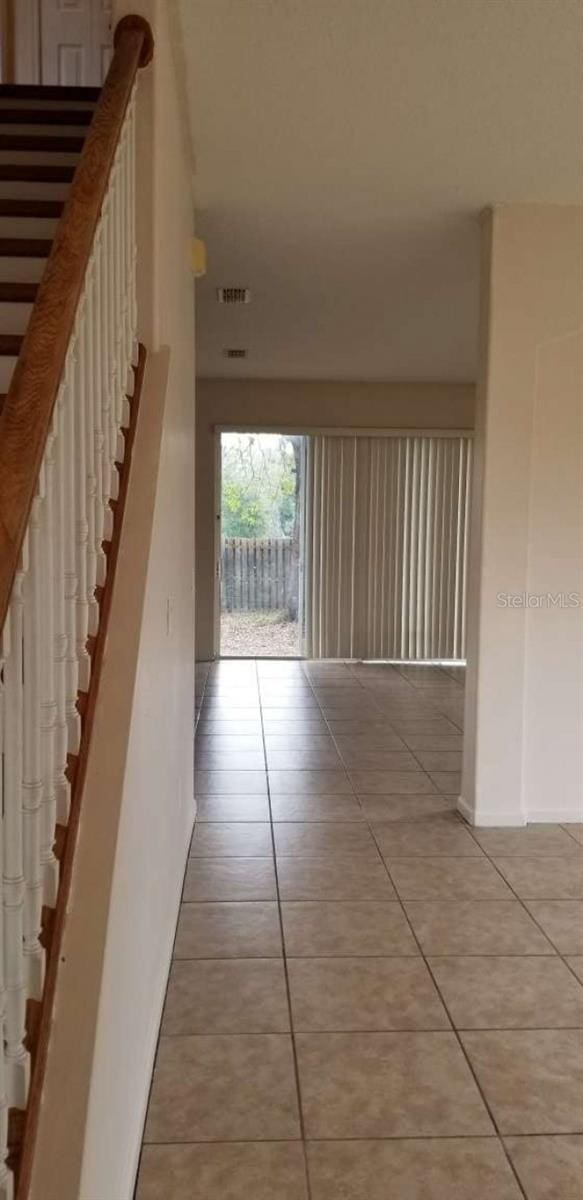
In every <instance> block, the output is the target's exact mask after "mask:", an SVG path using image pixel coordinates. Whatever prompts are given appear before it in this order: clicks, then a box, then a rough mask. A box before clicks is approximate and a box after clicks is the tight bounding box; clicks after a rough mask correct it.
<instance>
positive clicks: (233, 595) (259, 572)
mask: <svg viewBox="0 0 583 1200" xmlns="http://www.w3.org/2000/svg"><path fill="white" fill-rule="evenodd" d="M297 579H298V568H297V554H294V548H293V543H292V539H291V538H223V547H222V555H221V608H222V609H223V611H226V612H241V611H245V612H261V611H264V612H265V611H272V612H273V611H275V610H276V609H279V610H281V609H289V610H290V613H291V610H292V609H293V608H294V607H295V606H297ZM291 615H293V614H291Z"/></svg>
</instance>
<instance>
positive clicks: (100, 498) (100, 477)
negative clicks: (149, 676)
mask: <svg viewBox="0 0 583 1200" xmlns="http://www.w3.org/2000/svg"><path fill="white" fill-rule="evenodd" d="M93 321H94V333H93V341H94V346H95V361H94V385H95V405H94V410H93V421H94V437H95V455H96V457H95V475H96V479H95V553H96V556H97V563H96V572H97V575H96V578H97V585H98V587H103V584H104V583H105V575H106V572H107V560H106V557H105V552H104V549H103V539H104V537H105V533H104V529H105V504H106V503H107V502H106V500H105V481H104V472H105V436H104V432H103V336H102V329H103V222H100V225H99V228H98V230H97V236H96V240H95V306H94V310H93Z"/></svg>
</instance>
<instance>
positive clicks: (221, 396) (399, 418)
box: [196, 379, 474, 659]
mask: <svg viewBox="0 0 583 1200" xmlns="http://www.w3.org/2000/svg"><path fill="white" fill-rule="evenodd" d="M473 424H474V386H473V384H462V383H452V384H445V383H435V384H430V383H418V384H417V383H343V382H333V381H330V382H320V381H303V382H302V381H299V382H298V381H295V380H293V381H291V380H290V381H287V380H285V381H284V380H253V379H241V380H226V379H200V380H199V381H198V384H197V416H196V439H197V441H196V476H197V483H196V514H197V516H196V581H197V582H196V656H197V658H198V659H208V658H212V657H213V655H214V653H215V646H214V612H215V529H216V511H215V463H216V458H215V426H217V425H235V426H237V427H238V428H239V427H240V428H245V426H252V427H253V426H254V427H257V426H261V427H263V428H269V427H271V426H280V427H285V426H288V427H289V426H293V427H294V428H298V429H300V430H306V431H309V430H310V429H318V428H339V427H346V428H350V427H353V428H360V429H383V428H387V427H393V428H411V429H471V428H473Z"/></svg>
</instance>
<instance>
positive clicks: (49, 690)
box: [40, 420, 59, 908]
mask: <svg viewBox="0 0 583 1200" xmlns="http://www.w3.org/2000/svg"><path fill="white" fill-rule="evenodd" d="M55 425H56V422H55V420H53V424H52V426H51V429H50V432H49V436H48V438H47V444H46V449H45V459H44V468H45V498H44V520H43V523H42V530H41V538H40V552H41V556H42V559H41V571H42V585H41V586H42V591H43V603H42V613H41V616H42V622H43V629H42V661H41V688H42V690H41V705H40V721H41V725H40V732H41V752H42V779H43V812H42V833H41V873H42V879H43V900H44V903H45V904H48V905H49V906H50V907H51V908H52V907H54V905H55V903H56V899H57V887H58V882H59V864H58V863H57V860H56V858H55V854H54V850H53V846H54V841H55V826H56V820H57V769H56V762H57V741H58V737H59V733H58V730H57V720H58V707H57V699H56V685H55V609H56V595H55V590H56V589H55V548H56V535H57V529H56V511H55V509H56V506H55Z"/></svg>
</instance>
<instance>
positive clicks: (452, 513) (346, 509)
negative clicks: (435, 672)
mask: <svg viewBox="0 0 583 1200" xmlns="http://www.w3.org/2000/svg"><path fill="white" fill-rule="evenodd" d="M471 461H472V443H471V438H469V437H464V436H453V437H442V436H432V435H425V434H422V435H415V436H411V437H410V436H402V435H390V436H371V437H367V436H364V435H360V434H356V435H350V436H342V435H339V436H336V435H333V434H330V435H328V434H324V435H318V436H314V437H311V438H309V439H308V462H307V474H306V497H305V517H304V520H305V526H304V528H305V610H304V653H305V654H306V656H307V657H310V658H336V657H339V658H394V659H419V658H423V659H439V658H451V659H461V658H464V657H465V595H466V562H467V537H468V507H469V493H470V473H471Z"/></svg>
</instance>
